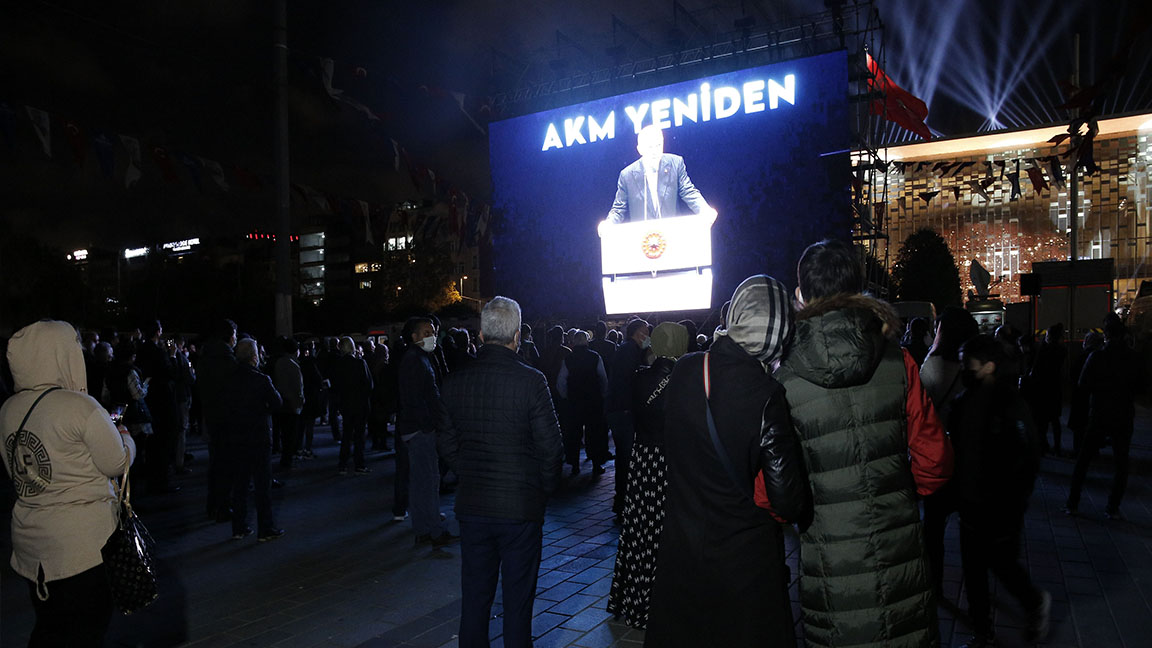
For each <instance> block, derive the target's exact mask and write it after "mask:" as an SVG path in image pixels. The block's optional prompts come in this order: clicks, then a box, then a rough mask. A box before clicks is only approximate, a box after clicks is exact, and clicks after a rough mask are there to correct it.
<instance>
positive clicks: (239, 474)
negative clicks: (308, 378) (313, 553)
mask: <svg viewBox="0 0 1152 648" xmlns="http://www.w3.org/2000/svg"><path fill="white" fill-rule="evenodd" d="M259 349H260V347H259V346H258V345H257V344H256V340H254V339H252V338H246V339H244V340H241V341H240V342H239V343H238V344H237V345H236V362H237V365H238V367H237V369H236V371H235V372H233V373H232V375H231V377H230V378H229V379H228V380H227V381H226V384H227V391H226V392H225V396H224V407H225V408H226V410H227V411H228V413H229V414H228V418H227V422H226V423H225V427H224V448H225V452H226V453H227V454H228V455H229V456H230V459H231V463H232V538H233V539H236V540H239V539H241V538H244V537H246V536H248V535H251V534H252V528H251V527H249V526H248V521H247V517H248V481H249V480H250V479H251V480H252V482H253V486H255V491H256V522H257V528H258V529H259V535H258V536H257V538H258V540H259V541H260V542H264V541H266V540H274V539H276V538H279V537H280V536H282V535H284V530H283V529H278V528H276V523H275V522H274V521H273V520H272V497H271V495H270V494H269V489H270V488H271V486H272V427H271V416H272V413H273V412H275V411H276V410H278V409H280V406H281V405H283V400H281V398H280V393H279V392H277V391H276V388H275V387H273V386H272V379H271V378H269V377H268V376H266V375H264V374H262V373H260V370H259V369H257V368H256V367H257V366H258V365H259V364H260V352H259Z"/></svg>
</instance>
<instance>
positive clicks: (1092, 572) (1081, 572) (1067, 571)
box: [1061, 562, 1097, 578]
mask: <svg viewBox="0 0 1152 648" xmlns="http://www.w3.org/2000/svg"><path fill="white" fill-rule="evenodd" d="M1061 570H1062V571H1063V572H1064V577H1065V578H1070V577H1071V578H1096V577H1097V574H1096V569H1095V568H1094V567H1093V566H1092V564H1091V563H1082V562H1065V563H1064V564H1063V565H1062V566H1061Z"/></svg>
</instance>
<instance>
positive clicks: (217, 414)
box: [196, 319, 247, 522]
mask: <svg viewBox="0 0 1152 648" xmlns="http://www.w3.org/2000/svg"><path fill="white" fill-rule="evenodd" d="M209 336H210V337H209V338H208V341H207V343H205V344H204V351H203V352H202V353H201V354H200V361H199V362H198V363H197V367H196V373H197V381H196V393H197V396H198V397H199V398H200V416H201V419H202V420H201V421H200V429H201V430H202V431H203V433H204V436H205V437H207V439H208V518H209V519H213V518H215V520H216V521H217V522H227V521H229V520H231V519H232V509H231V508H229V507H230V505H231V501H232V496H231V488H232V486H231V484H232V480H231V478H230V477H229V472H228V465H227V461H226V459H225V457H224V450H223V443H224V433H223V429H224V425H225V423H227V421H228V418H229V412H228V410H227V408H226V407H225V406H224V397H225V395H226V394H227V389H228V384H227V381H228V380H229V379H230V378H231V376H232V374H233V372H235V371H236V356H234V355H233V354H232V349H233V347H235V346H236V323H235V322H233V321H232V320H230V319H224V320H220V321H219V322H217V323H216V326H215V328H214V329H213V330H212V331H211V332H210V333H209ZM245 488H247V486H245Z"/></svg>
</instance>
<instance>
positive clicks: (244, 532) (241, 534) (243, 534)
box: [232, 527, 252, 540]
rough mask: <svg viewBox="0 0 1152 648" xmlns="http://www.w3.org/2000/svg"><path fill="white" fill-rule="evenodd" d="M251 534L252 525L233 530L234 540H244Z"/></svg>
mask: <svg viewBox="0 0 1152 648" xmlns="http://www.w3.org/2000/svg"><path fill="white" fill-rule="evenodd" d="M250 535H252V527H244V528H243V529H241V530H239V531H233V532H232V539H233V540H243V539H244V538H247V537H248V536H250Z"/></svg>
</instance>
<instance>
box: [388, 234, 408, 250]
mask: <svg viewBox="0 0 1152 648" xmlns="http://www.w3.org/2000/svg"><path fill="white" fill-rule="evenodd" d="M410 247H412V236H411V235H409V236H397V237H393V238H390V239H388V243H387V244H386V245H385V246H384V249H385V250H386V251H388V252H395V251H396V250H407V249H408V248H410Z"/></svg>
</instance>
